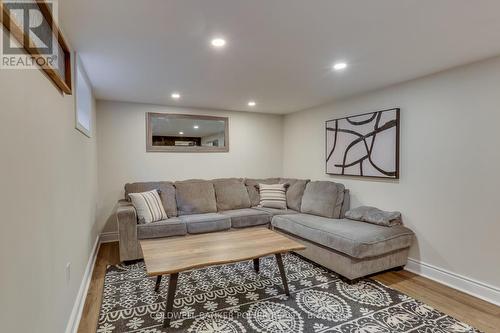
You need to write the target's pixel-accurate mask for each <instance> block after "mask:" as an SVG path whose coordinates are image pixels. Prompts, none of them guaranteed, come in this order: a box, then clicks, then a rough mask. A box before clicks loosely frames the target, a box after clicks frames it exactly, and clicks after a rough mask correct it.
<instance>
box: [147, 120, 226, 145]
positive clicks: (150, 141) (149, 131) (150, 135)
mask: <svg viewBox="0 0 500 333" xmlns="http://www.w3.org/2000/svg"><path fill="white" fill-rule="evenodd" d="M159 115H162V116H168V117H170V118H177V119H202V120H218V121H221V120H222V121H224V147H203V146H194V147H185V146H153V126H152V124H151V120H152V119H153V116H159ZM146 152H167V153H227V152H229V118H228V117H214V116H204V115H192V114H178V113H161V112H147V113H146Z"/></svg>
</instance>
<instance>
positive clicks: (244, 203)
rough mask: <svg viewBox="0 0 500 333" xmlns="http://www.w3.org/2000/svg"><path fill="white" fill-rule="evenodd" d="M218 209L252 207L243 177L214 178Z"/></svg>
mask: <svg viewBox="0 0 500 333" xmlns="http://www.w3.org/2000/svg"><path fill="white" fill-rule="evenodd" d="M212 182H213V184H214V189H215V197H216V199H217V211H222V210H231V209H241V208H250V197H249V196H248V191H247V188H246V187H245V183H244V182H243V179H237V178H234V179H214V180H213V181H212Z"/></svg>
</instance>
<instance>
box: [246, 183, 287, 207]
mask: <svg viewBox="0 0 500 333" xmlns="http://www.w3.org/2000/svg"><path fill="white" fill-rule="evenodd" d="M279 182H280V179H279V178H263V179H254V178H247V179H245V185H246V187H247V191H248V196H249V197H250V204H251V205H252V207H255V206H258V205H259V203H260V195H259V190H258V189H257V186H258V185H259V184H279Z"/></svg>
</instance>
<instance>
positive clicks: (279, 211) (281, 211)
mask: <svg viewBox="0 0 500 333" xmlns="http://www.w3.org/2000/svg"><path fill="white" fill-rule="evenodd" d="M252 208H253V209H257V210H260V211H263V212H266V213H268V214H270V215H272V216H275V215H289V214H298V213H299V212H297V211H295V210H293V209H277V208H269V207H259V206H257V207H252Z"/></svg>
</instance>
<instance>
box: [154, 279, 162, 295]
mask: <svg viewBox="0 0 500 333" xmlns="http://www.w3.org/2000/svg"><path fill="white" fill-rule="evenodd" d="M160 283H161V275H158V276H157V277H156V285H155V291H156V292H158V290H159V289H160Z"/></svg>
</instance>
